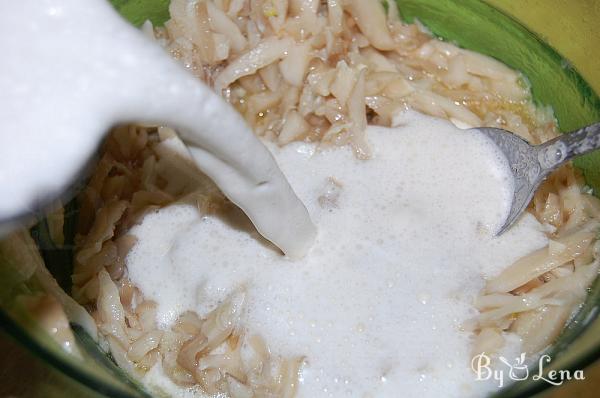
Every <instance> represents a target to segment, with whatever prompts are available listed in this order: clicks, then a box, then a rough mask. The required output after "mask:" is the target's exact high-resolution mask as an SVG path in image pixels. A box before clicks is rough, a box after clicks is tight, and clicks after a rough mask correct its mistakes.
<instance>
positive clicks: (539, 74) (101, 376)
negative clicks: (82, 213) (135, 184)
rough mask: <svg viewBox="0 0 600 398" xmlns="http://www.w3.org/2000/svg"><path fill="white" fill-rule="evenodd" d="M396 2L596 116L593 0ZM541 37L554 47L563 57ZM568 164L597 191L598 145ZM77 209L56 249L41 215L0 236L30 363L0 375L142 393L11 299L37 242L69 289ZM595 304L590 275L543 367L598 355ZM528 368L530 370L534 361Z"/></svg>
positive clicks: (564, 124) (531, 388) (94, 349)
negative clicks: (25, 230) (27, 230)
mask: <svg viewBox="0 0 600 398" xmlns="http://www.w3.org/2000/svg"><path fill="white" fill-rule="evenodd" d="M111 2H112V3H113V5H114V6H115V8H116V9H117V10H118V11H119V12H120V13H121V14H122V15H123V16H124V17H125V18H126V19H128V20H129V21H130V22H131V23H132V24H134V25H136V26H139V25H141V24H142V23H143V22H144V21H145V20H146V19H150V20H151V21H152V22H153V23H154V24H155V25H160V24H162V23H163V22H164V21H165V20H166V19H167V18H168V10H167V7H168V3H169V0H111ZM398 5H399V8H400V12H401V15H402V18H403V19H405V20H406V21H408V22H412V21H414V20H415V19H418V20H419V21H421V22H422V23H423V24H424V25H425V26H426V27H427V28H429V29H430V30H431V31H432V32H433V33H434V34H436V35H438V36H440V37H441V38H443V39H444V40H448V41H452V42H454V43H456V44H458V45H460V46H462V47H465V48H468V49H471V50H474V51H477V52H480V53H483V54H487V55H490V56H492V57H495V58H497V59H499V60H500V61H502V62H504V63H505V64H507V65H509V66H511V67H513V68H515V69H517V70H520V71H522V72H523V73H524V75H525V76H526V77H527V78H528V79H529V82H530V84H531V87H532V92H533V96H534V99H535V101H536V102H537V103H538V104H542V105H550V106H552V107H553V109H554V112H555V115H556V117H557V119H558V122H559V127H560V129H561V131H563V132H565V131H570V130H574V129H576V128H578V127H581V126H583V125H585V124H590V123H592V122H596V121H598V120H600V99H599V98H598V95H597V94H596V93H595V92H594V90H593V89H592V88H591V86H590V85H589V84H588V83H587V82H586V81H585V80H584V79H583V78H582V77H581V75H580V74H579V73H578V71H577V69H579V70H581V71H582V72H583V73H584V74H585V76H586V77H587V78H588V79H589V80H590V82H591V83H592V84H594V87H596V90H600V61H598V60H592V59H590V58H589V50H590V49H594V46H595V45H594V43H596V45H597V43H598V42H600V33H599V32H598V31H594V30H593V24H592V21H594V20H596V18H597V17H600V3H596V2H593V1H587V0H582V1H578V2H567V1H564V0H547V1H545V2H540V1H536V0H522V1H520V2H514V1H510V0H489V1H488V2H487V3H486V2H482V1H479V0H398ZM501 10H503V11H501ZM511 15H512V16H511ZM586 18H588V19H587V21H586ZM519 20H520V21H521V22H523V23H525V24H527V26H528V27H529V28H530V29H531V30H529V29H528V28H526V27H525V26H524V25H523V24H522V23H521V22H519ZM548 21H550V22H548ZM533 32H536V33H533ZM549 43H550V44H553V45H555V46H556V47H557V48H560V49H561V51H562V53H563V54H564V55H566V56H567V57H568V59H567V58H565V57H563V56H561V54H559V53H558V52H557V51H556V50H554V49H553V48H552V47H551V46H550V44H549ZM576 165H577V166H578V167H579V168H581V169H582V170H583V173H584V176H585V178H586V182H587V184H588V185H590V186H592V187H593V188H594V189H595V192H600V154H598V153H596V154H593V155H591V156H586V157H584V158H582V159H578V160H577V162H576ZM76 212H77V210H76V207H75V206H74V205H73V204H70V205H68V206H67V208H66V216H67V217H66V223H65V236H66V241H65V245H63V246H61V247H60V248H59V247H56V246H55V245H54V244H53V243H52V240H51V239H49V235H50V229H49V226H48V223H47V221H46V220H42V221H40V223H39V224H38V225H36V226H34V227H33V228H32V229H31V233H32V236H33V238H34V241H30V242H29V243H27V242H26V241H23V242H21V243H20V247H13V246H10V250H6V247H7V246H6V245H5V246H4V249H5V250H1V246H0V288H1V289H0V322H1V325H2V329H3V332H2V337H3V339H1V340H0V341H1V345H2V346H3V347H4V348H3V349H4V351H3V352H9V353H12V352H15V353H16V354H15V358H16V357H17V356H19V357H20V358H21V360H22V361H24V362H23V363H22V364H21V366H20V368H22V369H28V372H27V373H28V374H27V375H26V376H24V377H23V376H21V374H20V373H15V374H11V373H10V371H9V372H5V373H4V375H5V377H4V378H5V379H6V380H3V382H4V383H6V382H9V383H10V380H8V379H7V377H14V378H15V380H13V382H17V383H24V386H23V391H26V393H25V394H23V396H25V395H26V396H43V397H58V396H86V397H103V396H104V397H124V398H129V397H150V396H151V395H150V394H149V393H148V392H147V391H145V390H144V389H143V388H142V387H141V386H140V385H139V384H138V383H137V382H136V381H134V380H132V379H131V378H129V377H128V376H127V375H126V374H125V373H124V372H123V371H121V370H120V369H119V368H118V367H117V366H116V365H115V364H114V363H113V362H112V360H111V358H110V357H109V356H106V355H105V354H104V353H103V352H102V351H101V350H100V348H99V347H98V346H97V345H96V344H95V343H94V342H93V341H92V340H91V338H89V337H88V336H87V334H86V333H85V332H84V331H83V330H82V329H81V328H80V327H78V326H75V325H73V328H74V332H75V336H76V339H77V340H78V343H79V345H80V347H82V350H81V351H82V356H83V358H82V359H75V358H73V357H71V356H69V355H67V354H65V353H64V352H63V351H62V350H61V349H60V348H59V347H58V346H57V345H56V344H55V343H54V341H53V340H52V339H51V338H50V337H49V336H48V335H47V334H46V332H44V331H43V330H41V329H39V328H38V327H37V326H36V324H35V323H34V322H33V321H32V319H31V317H30V316H29V314H28V313H27V311H26V310H24V309H23V307H21V306H19V304H18V303H15V302H14V300H13V298H14V297H15V296H16V295H17V294H18V293H20V292H23V291H35V290H36V289H40V286H39V283H36V282H35V281H34V280H32V279H31V278H29V277H27V276H25V275H23V273H22V272H20V269H21V267H22V266H23V265H24V264H26V263H28V262H31V261H34V260H35V256H36V255H37V253H38V248H39V251H40V252H41V254H42V257H43V259H44V261H45V263H46V265H47V267H48V269H49V270H50V272H51V273H52V274H53V275H54V276H55V278H56V279H57V281H58V283H59V285H60V286H61V287H62V288H63V289H64V290H65V291H66V292H69V291H70V273H71V270H72V238H73V230H74V227H73V222H74V219H75V216H76ZM17 246H18V245H17ZM599 306H600V279H597V280H596V282H595V283H594V285H593V286H592V287H591V288H590V292H589V295H588V298H587V300H586V302H585V304H584V306H583V308H582V309H581V310H580V311H579V313H578V314H577V316H576V317H575V318H574V319H573V320H572V321H571V322H570V323H569V325H568V326H567V327H566V329H565V330H564V331H563V333H562V334H561V336H560V337H559V339H558V340H557V341H556V343H555V344H554V345H553V346H552V347H551V349H550V351H549V355H550V356H551V357H552V362H551V363H550V364H549V365H548V366H547V367H545V369H546V370H550V369H563V370H575V369H582V368H584V367H585V366H587V365H589V364H591V363H592V362H594V361H595V360H596V359H598V358H600V319H598V318H597V313H598V309H599ZM7 335H9V336H11V337H12V338H13V339H15V340H16V341H17V342H18V343H20V345H21V346H22V347H25V348H26V349H27V350H28V351H27V352H21V351H23V350H22V349H21V348H19V347H18V346H14V344H13V343H12V340H6V339H5V337H7ZM19 350H20V351H19ZM17 354H18V355H17ZM9 355H10V354H9ZM23 358H25V359H23ZM40 359H41V362H40V361H39V360H40ZM8 363H10V362H8ZM29 371H31V373H29ZM532 371H533V373H537V370H532ZM32 374H33V375H34V377H32ZM19 379H22V380H19ZM548 387H551V385H550V384H548V383H546V382H544V381H543V380H533V379H532V378H529V379H527V380H524V381H520V382H516V383H514V384H511V385H509V386H507V387H506V388H504V389H503V390H500V391H499V392H498V393H497V394H496V396H498V397H526V396H531V395H534V394H536V393H539V392H541V391H542V390H545V389H547V388H548ZM1 392H2V390H1V389H0V393H1Z"/></svg>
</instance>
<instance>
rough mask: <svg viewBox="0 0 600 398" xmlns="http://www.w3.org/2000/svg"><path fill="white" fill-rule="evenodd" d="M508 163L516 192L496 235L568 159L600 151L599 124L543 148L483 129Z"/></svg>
mask: <svg viewBox="0 0 600 398" xmlns="http://www.w3.org/2000/svg"><path fill="white" fill-rule="evenodd" d="M471 130H475V131H478V132H480V133H483V134H485V135H486V136H487V137H488V138H490V139H491V140H492V141H493V142H494V144H496V146H497V147H498V148H499V149H500V151H501V152H502V153H503V154H504V156H505V157H506V159H507V160H508V164H509V166H510V170H511V173H512V176H513V179H514V192H513V197H512V202H511V206H510V211H509V213H508V217H507V218H506V220H505V221H504V223H503V224H502V227H500V229H499V230H498V232H497V233H496V235H501V234H502V233H504V232H505V231H506V230H508V229H509V228H510V227H511V226H512V225H513V224H514V223H515V221H517V220H518V219H519V217H520V215H521V214H522V213H523V211H525V208H527V205H528V204H529V202H530V201H531V198H532V197H533V194H534V193H535V191H536V190H537V188H538V187H539V186H540V184H541V183H542V182H543V181H544V180H545V179H546V177H548V175H550V173H552V172H553V171H554V170H556V169H557V168H558V167H560V166H562V165H563V164H565V163H566V162H568V161H569V160H571V159H573V158H575V157H578V156H581V155H585V154H586V153H589V152H592V151H595V150H597V149H600V123H595V124H592V125H589V126H586V127H583V128H581V129H579V130H576V131H573V132H570V133H566V134H563V135H561V136H560V137H556V138H553V139H551V140H550V141H547V142H544V143H543V144H540V145H531V144H529V143H528V142H527V141H525V140H524V139H522V138H521V137H519V136H517V135H515V134H513V133H511V132H510V131H507V130H503V129H499V128H493V127H480V128H474V129H471Z"/></svg>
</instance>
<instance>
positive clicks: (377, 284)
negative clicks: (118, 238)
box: [127, 113, 546, 398]
mask: <svg viewBox="0 0 600 398" xmlns="http://www.w3.org/2000/svg"><path fill="white" fill-rule="evenodd" d="M405 116H407V117H405V118H404V120H405V123H406V125H404V126H401V127H399V128H394V129H387V128H380V127H369V128H368V137H369V140H370V142H371V145H372V147H373V151H374V155H373V158H372V159H369V160H358V159H356V158H355V157H354V155H353V153H352V151H351V150H350V149H348V148H337V149H336V148H333V149H324V150H318V149H316V147H315V145H312V144H306V143H295V144H290V145H288V146H286V147H284V148H278V147H275V146H271V147H270V149H271V151H272V153H273V155H274V156H275V158H276V159H277V162H278V163H279V166H280V167H281V169H282V170H283V172H284V174H285V175H286V176H287V177H288V180H289V182H290V184H291V186H292V187H293V189H294V191H295V192H296V193H297V194H298V196H299V197H300V198H301V199H302V201H303V202H304V203H305V204H306V206H307V208H308V210H309V212H310V215H311V217H312V219H313V220H314V221H315V223H316V224H317V226H318V230H319V233H318V236H317V240H316V243H315V246H314V247H313V249H312V250H311V252H310V253H309V254H308V255H307V256H306V257H305V258H303V259H302V260H300V261H289V260H287V259H286V258H284V257H282V256H281V255H280V254H279V253H278V252H277V251H275V250H273V249H272V248H270V247H269V246H268V245H267V244H265V242H264V241H261V240H260V239H258V235H257V234H256V233H252V231H251V230H250V229H248V228H246V227H244V226H243V224H242V226H240V225H238V226H237V227H236V226H235V224H232V223H231V221H227V220H225V219H224V218H219V217H216V216H202V215H200V214H199V213H198V212H197V211H196V209H195V208H193V207H192V206H188V205H173V206H169V207H166V208H163V209H161V210H159V211H157V212H155V213H152V214H149V215H147V216H146V217H145V218H144V220H143V222H142V223H141V224H140V225H138V226H136V227H135V228H133V229H132V230H131V233H132V234H134V235H135V236H137V238H138V243H137V244H136V246H135V247H134V248H133V250H132V251H131V252H130V254H129V255H128V257H127V266H128V269H129V277H130V278H131V280H132V282H133V283H134V284H135V285H137V286H138V287H139V288H140V289H141V290H142V292H143V293H144V295H145V297H146V298H148V299H152V300H155V301H156V302H157V303H158V306H159V307H158V310H159V312H158V321H159V323H160V325H161V327H168V326H169V324H170V323H171V322H173V320H174V319H176V317H177V316H178V314H181V313H182V312H183V311H185V310H194V311H197V312H198V313H199V314H200V315H204V314H206V313H207V312H209V311H211V310H212V309H213V308H215V306H217V305H218V303H219V302H221V301H222V300H223V299H225V298H226V297H227V296H228V295H229V294H230V293H231V292H232V291H234V290H236V289H239V288H244V289H245V290H246V292H247V295H246V300H247V301H246V304H247V312H246V313H245V315H244V320H243V323H244V327H245V328H246V329H247V331H248V332H249V333H258V334H260V335H262V336H263V337H264V338H265V339H266V341H267V343H268V344H269V345H270V348H271V351H272V352H273V353H274V354H276V355H278V354H279V355H285V356H298V355H303V356H305V357H306V361H307V365H306V366H305V367H304V368H303V370H302V378H301V383H300V387H299V391H298V396H299V397H307V398H313V397H328V396H331V397H361V398H362V397H399V396H405V397H417V396H419V397H451V396H469V395H473V394H481V393H482V392H483V391H485V389H486V388H491V387H490V386H486V385H484V384H482V383H481V382H477V381H475V380H474V376H473V374H472V373H471V371H470V369H469V366H470V355H469V354H470V340H469V338H470V337H469V334H468V333H466V332H462V331H460V325H461V323H462V322H464V321H466V320H467V319H469V318H470V317H472V316H474V315H475V314H476V311H475V309H474V308H472V306H471V303H472V300H473V298H474V297H475V296H476V295H477V293H478V291H479V290H480V289H481V288H482V287H483V284H484V278H485V277H486V276H491V275H495V274H497V273H498V272H499V271H500V270H502V269H503V268H505V267H506V266H508V265H509V264H510V263H512V262H513V261H515V260H516V259H518V258H519V257H521V256H523V255H526V254H528V253H529V252H531V251H532V250H535V249H538V248H540V247H542V246H544V245H545V244H546V237H545V235H544V233H543V232H542V227H541V225H540V224H539V223H538V222H537V221H536V220H535V219H534V218H533V217H532V216H530V215H528V214H526V215H525V216H524V217H523V218H522V219H521V220H520V222H519V223H517V224H516V225H515V226H514V227H513V228H512V229H511V230H509V231H508V232H506V233H505V234H504V235H502V236H501V237H493V231H495V229H496V228H498V227H499V225H500V223H502V221H503V220H504V218H505V216H506V213H507V211H508V206H509V204H510V197H511V196H510V194H511V189H512V187H511V184H512V183H511V180H510V178H509V171H508V166H507V164H506V161H505V160H504V159H503V158H502V156H501V155H500V153H499V152H498V151H497V149H496V148H495V147H494V146H493V144H491V142H490V141H488V139H487V138H484V137H483V136H480V135H476V134H475V133H472V132H467V131H462V130H459V129H457V128H455V127H454V126H452V125H451V124H449V123H447V122H445V121H442V120H438V119H434V118H430V117H426V116H423V115H420V114H417V113H409V114H407V115H405ZM147 382H148V383H149V384H152V385H161V386H163V387H164V388H167V387H165V386H168V385H170V384H172V383H169V382H168V381H167V380H166V376H164V375H163V374H162V373H161V372H159V371H156V369H154V370H153V371H152V372H151V373H150V374H149V375H148V376H147ZM170 391H171V392H173V391H176V389H174V388H171V389H170ZM180 391H183V390H180ZM182 394H183V392H182ZM184 395H185V394H183V395H182V396H184Z"/></svg>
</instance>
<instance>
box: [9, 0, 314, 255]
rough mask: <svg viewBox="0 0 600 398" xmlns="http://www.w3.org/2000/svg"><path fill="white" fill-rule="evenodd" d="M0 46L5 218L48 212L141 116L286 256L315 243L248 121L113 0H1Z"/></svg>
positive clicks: (308, 224) (302, 209)
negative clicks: (181, 147)
mask: <svg viewBox="0 0 600 398" xmlns="http://www.w3.org/2000/svg"><path fill="white" fill-rule="evenodd" d="M0 51H1V52H2V62H0V93H1V95H2V103H1V106H0V122H1V124H2V133H1V134H2V139H3V140H2V145H0V187H2V195H1V196H0V221H5V220H7V219H12V218H14V217H16V216H18V215H23V214H26V213H32V212H37V211H38V210H39V209H38V208H39V206H40V205H42V204H45V203H46V204H47V202H48V200H49V199H50V198H55V197H56V196H58V195H59V194H60V193H61V192H62V191H63V190H64V189H65V188H66V187H67V186H68V185H69V183H70V182H71V181H72V180H73V179H74V178H75V177H76V176H77V174H78V172H80V170H81V168H82V167H83V166H84V165H85V164H86V162H87V161H88V159H90V157H91V156H92V155H93V154H94V152H95V151H96V149H97V147H98V145H99V143H100V141H101V140H102V138H103V137H104V135H105V133H106V132H107V131H108V129H109V128H110V127H111V126H113V125H114V124H117V123H124V122H131V121H140V122H145V123H161V124H166V125H169V126H171V127H174V128H176V129H177V130H178V132H179V134H180V136H181V137H182V139H183V140H184V141H185V142H186V144H188V145H189V146H190V150H191V153H192V155H193V157H194V160H195V161H196V163H197V164H198V166H199V167H200V169H201V170H202V171H204V172H205V173H206V174H207V175H208V176H209V177H211V178H212V179H213V180H214V182H215V183H216V184H217V185H218V186H219V187H220V188H221V190H222V191H223V193H224V194H225V195H227V196H228V197H229V198H230V199H231V201H232V202H234V203H235V204H237V205H238V206H239V207H240V208H242V210H243V211H244V212H245V213H246V214H247V215H248V217H249V218H250V219H251V220H252V222H253V223H254V225H255V226H256V228H257V229H258V230H259V231H260V232H261V233H262V234H263V235H264V236H265V237H266V238H267V239H269V240H270V241H272V242H273V243H275V244H276V245H277V246H279V247H280V248H281V249H282V250H283V251H284V252H285V253H286V254H288V255H290V256H292V257H300V256H302V255H303V254H304V253H305V252H306V251H307V250H308V248H309V247H310V245H311V244H312V241H313V240H314V236H315V233H316V231H315V228H314V225H313V224H312V222H311V220H310V219H309V217H308V213H307V211H306V208H305V207H304V206H303V205H302V203H301V202H300V201H299V200H298V198H297V197H296V195H295V194H294V192H293V191H292V189H291V188H290V186H289V184H288V183H287V181H286V180H285V177H284V176H283V174H281V171H280V170H279V169H278V168H277V165H276V163H275V161H274V160H273V158H272V157H271V156H270V154H269V152H268V151H267V149H266V148H265V147H264V146H263V145H262V144H261V143H260V141H259V140H258V139H257V138H256V137H255V136H254V134H253V133H252V132H251V130H250V129H249V127H248V126H247V125H246V124H245V122H244V120H243V119H242V117H241V116H240V115H239V114H238V113H237V112H236V111H235V110H234V109H233V108H231V107H230V106H229V105H227V104H226V103H225V102H224V101H223V100H222V99H221V98H220V97H218V96H217V95H216V94H214V93H212V92H211V90H210V89H209V88H208V87H207V86H205V85H204V84H202V83H201V82H200V81H198V80H197V79H196V78H195V77H194V76H192V75H191V74H190V73H188V72H187V71H185V69H184V68H183V67H181V66H179V65H178V64H177V63H176V62H175V61H173V60H172V59H171V58H170V57H169V56H168V55H167V54H166V52H165V51H164V50H163V49H162V48H160V47H159V46H158V45H156V44H154V43H152V42H151V41H149V40H148V39H147V38H146V37H144V36H143V35H142V33H141V32H139V31H138V30H137V29H135V28H134V27H132V26H130V25H129V24H128V23H127V22H125V21H124V20H123V19H122V18H121V17H120V16H119V15H118V14H117V13H116V12H115V11H114V10H113V9H112V8H111V6H110V5H109V4H108V2H107V1H105V0H18V1H2V2H0ZM0 229H4V230H6V229H7V228H6V224H3V225H1V227H0ZM5 232H6V231H5Z"/></svg>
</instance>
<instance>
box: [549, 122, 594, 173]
mask: <svg viewBox="0 0 600 398" xmlns="http://www.w3.org/2000/svg"><path fill="white" fill-rule="evenodd" d="M538 148H539V151H538V160H539V162H540V166H542V168H543V169H545V170H547V171H551V170H553V169H555V168H556V167H558V166H560V165H561V164H563V163H565V162H567V161H568V160H571V159H573V158H574V157H577V156H580V155H584V154H586V153H588V152H592V151H595V150H596V149H600V123H594V124H592V125H589V126H586V127H583V128H581V129H579V130H575V131H573V132H571V133H567V134H563V135H561V136H560V137H556V138H554V139H552V140H550V141H547V142H545V143H543V144H542V145H539V146H538Z"/></svg>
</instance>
